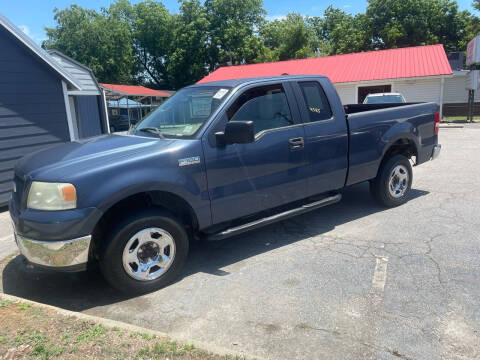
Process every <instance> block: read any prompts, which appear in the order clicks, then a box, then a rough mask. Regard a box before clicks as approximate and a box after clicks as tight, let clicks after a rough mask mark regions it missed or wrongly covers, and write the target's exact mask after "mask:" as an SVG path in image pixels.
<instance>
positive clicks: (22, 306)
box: [18, 303, 31, 310]
mask: <svg viewBox="0 0 480 360" xmlns="http://www.w3.org/2000/svg"><path fill="white" fill-rule="evenodd" d="M30 307H31V305H30V304H27V303H21V304H19V305H18V310H28V309H30Z"/></svg>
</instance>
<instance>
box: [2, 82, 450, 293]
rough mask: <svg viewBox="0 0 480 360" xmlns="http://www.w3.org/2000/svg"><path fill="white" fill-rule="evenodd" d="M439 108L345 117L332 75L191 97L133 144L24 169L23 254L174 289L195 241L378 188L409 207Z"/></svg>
mask: <svg viewBox="0 0 480 360" xmlns="http://www.w3.org/2000/svg"><path fill="white" fill-rule="evenodd" d="M437 111H438V106H437V104H434V103H417V104H354V105H345V106H342V104H341V102H340V99H339V97H338V95H337V93H336V91H335V88H334V87H333V85H332V84H331V82H330V81H329V80H328V79H327V78H326V77H322V76H281V77H265V78H255V79H237V80H228V81H219V82H210V83H202V84H196V85H193V86H190V87H187V88H184V89H182V90H180V91H179V92H177V93H176V94H175V95H174V96H173V97H171V98H170V99H169V100H168V101H166V102H165V103H164V104H163V105H162V106H160V107H159V108H158V109H157V110H155V111H154V112H152V113H151V114H150V115H148V116H147V117H146V118H145V119H143V120H142V121H141V122H140V123H138V124H137V126H136V127H135V128H133V129H131V130H130V131H129V132H128V133H127V134H124V135H103V136H98V137H93V138H89V139H85V140H81V141H74V142H71V143H66V144H64V145H60V146H57V147H52V148H49V149H46V150H43V151H40V152H37V153H33V154H31V155H28V156H27V157H25V158H23V159H21V160H20V161H19V162H18V164H17V165H16V168H15V178H14V190H13V192H12V197H11V199H10V201H9V209H10V214H11V218H12V220H13V224H14V231H15V238H16V242H17V245H18V247H19V249H20V251H21V253H22V254H23V255H24V256H25V258H26V259H27V260H28V261H29V262H30V263H32V264H34V265H36V266H40V267H42V266H43V267H49V268H55V269H58V270H64V271H78V270H82V269H85V268H86V267H87V264H94V263H95V262H96V263H98V264H99V268H100V270H101V272H102V274H103V276H104V277H105V278H106V279H107V280H108V282H109V283H110V284H111V285H112V286H114V287H116V288H118V289H120V290H123V291H126V292H131V293H142V292H148V291H152V290H155V289H158V288H161V287H163V286H165V285H166V284H168V283H170V282H171V281H173V280H174V279H175V278H176V277H177V276H178V275H179V274H180V273H181V269H182V266H183V265H184V263H185V261H186V259H187V254H188V249H189V243H190V241H195V240H220V239H224V238H226V237H229V236H233V235H237V234H240V233H242V232H245V231H248V230H251V229H254V228H257V227H260V226H263V225H266V224H270V223H272V222H275V221H279V220H282V219H285V218H288V217H291V216H294V215H298V214H302V213H305V212H307V211H311V210H314V209H317V208H319V207H322V206H326V205H329V204H333V203H336V202H338V201H339V200H340V198H341V193H340V192H339V190H341V189H342V188H344V187H347V186H350V185H353V184H357V183H360V182H364V181H370V188H371V192H372V194H373V196H374V197H375V198H376V199H377V200H378V201H379V202H380V203H381V204H383V205H384V206H390V207H391V206H397V205H400V204H402V203H404V202H405V201H406V200H407V198H408V194H409V191H410V188H411V185H412V166H411V165H412V164H414V165H418V164H422V163H424V162H426V161H428V160H431V159H434V158H435V157H436V156H437V155H438V154H439V152H440V149H441V147H440V145H438V125H439V124H438V123H439V115H438V112H437Z"/></svg>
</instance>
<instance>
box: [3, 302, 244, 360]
mask: <svg viewBox="0 0 480 360" xmlns="http://www.w3.org/2000/svg"><path fill="white" fill-rule="evenodd" d="M1 306H2V308H1V310H0V311H1V315H2V331H0V358H2V355H3V354H7V353H8V358H9V359H10V358H12V359H71V360H74V359H75V360H76V359H86V360H91V359H133V358H135V359H138V360H147V359H149V360H150V359H159V360H165V359H167V358H168V359H171V360H174V359H175V360H227V359H243V357H236V356H220V355H216V354H212V353H208V352H205V351H202V350H200V349H196V348H195V347H194V346H193V345H189V344H182V343H179V342H176V341H171V340H169V339H166V338H161V337H158V336H155V335H153V334H149V333H142V332H132V331H128V330H124V329H121V328H119V327H118V326H115V327H112V328H108V327H106V326H104V325H101V324H95V323H92V322H88V321H81V320H78V319H76V318H73V317H67V316H63V315H60V314H58V313H56V312H54V311H52V310H50V309H45V308H41V307H38V306H35V305H31V304H25V303H18V302H8V301H3V302H2V304H1Z"/></svg>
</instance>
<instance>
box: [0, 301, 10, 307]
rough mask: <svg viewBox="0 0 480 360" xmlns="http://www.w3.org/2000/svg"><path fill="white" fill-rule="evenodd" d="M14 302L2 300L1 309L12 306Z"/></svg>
mask: <svg viewBox="0 0 480 360" xmlns="http://www.w3.org/2000/svg"><path fill="white" fill-rule="evenodd" d="M11 303H12V302H11V301H10V300H2V301H0V307H5V306H7V305H10V304H11Z"/></svg>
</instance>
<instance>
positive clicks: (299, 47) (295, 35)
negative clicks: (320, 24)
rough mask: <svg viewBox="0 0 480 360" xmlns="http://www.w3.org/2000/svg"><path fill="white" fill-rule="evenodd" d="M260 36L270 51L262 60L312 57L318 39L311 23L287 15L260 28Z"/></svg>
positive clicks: (301, 17) (297, 15) (292, 15)
mask: <svg viewBox="0 0 480 360" xmlns="http://www.w3.org/2000/svg"><path fill="white" fill-rule="evenodd" d="M260 36H261V38H262V40H263V42H264V44H265V46H266V47H267V48H268V49H269V50H270V52H268V53H267V55H266V56H265V59H264V60H267V61H276V60H289V59H302V58H307V57H311V56H314V55H315V54H316V53H317V51H318V45H319V39H318V37H317V34H316V33H315V29H314V27H313V26H312V24H311V23H309V22H307V21H305V18H304V17H303V16H302V15H300V14H295V13H293V14H288V15H287V17H286V18H285V19H281V20H274V21H272V22H269V23H266V24H265V25H263V26H262V27H261V28H260Z"/></svg>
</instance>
